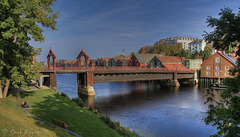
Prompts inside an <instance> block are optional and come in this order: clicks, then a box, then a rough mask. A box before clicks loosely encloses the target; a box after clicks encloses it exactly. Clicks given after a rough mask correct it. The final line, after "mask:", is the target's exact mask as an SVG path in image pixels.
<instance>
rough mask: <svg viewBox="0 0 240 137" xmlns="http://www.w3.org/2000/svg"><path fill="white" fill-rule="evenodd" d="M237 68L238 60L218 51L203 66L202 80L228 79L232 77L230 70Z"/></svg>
mask: <svg viewBox="0 0 240 137" xmlns="http://www.w3.org/2000/svg"><path fill="white" fill-rule="evenodd" d="M236 66H237V60H236V59H235V58H234V57H232V55H231V54H225V53H224V52H221V51H217V52H216V53H215V54H213V55H212V56H211V57H210V58H208V59H207V60H205V61H204V62H203V63H202V64H201V76H200V77H201V78H210V79H217V78H219V77H220V78H221V79H223V78H226V77H231V76H230V75H229V72H228V71H229V70H230V69H231V68H233V67H236Z"/></svg>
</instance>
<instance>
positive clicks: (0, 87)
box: [0, 80, 3, 98]
mask: <svg viewBox="0 0 240 137" xmlns="http://www.w3.org/2000/svg"><path fill="white" fill-rule="evenodd" d="M0 98H3V93H2V83H1V80H0Z"/></svg>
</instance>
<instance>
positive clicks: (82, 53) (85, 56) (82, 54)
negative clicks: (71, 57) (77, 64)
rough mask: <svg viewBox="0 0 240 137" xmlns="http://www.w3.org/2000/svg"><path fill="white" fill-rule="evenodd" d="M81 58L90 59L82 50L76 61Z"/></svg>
mask: <svg viewBox="0 0 240 137" xmlns="http://www.w3.org/2000/svg"><path fill="white" fill-rule="evenodd" d="M82 56H84V58H87V59H89V58H90V57H89V56H88V55H87V54H86V53H85V52H84V51H83V49H82V51H81V52H80V53H79V54H78V56H77V59H80V58H81V57H82Z"/></svg>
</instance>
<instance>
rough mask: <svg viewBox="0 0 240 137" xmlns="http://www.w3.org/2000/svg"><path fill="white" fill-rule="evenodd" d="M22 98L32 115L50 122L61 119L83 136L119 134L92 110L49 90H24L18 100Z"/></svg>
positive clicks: (113, 136)
mask: <svg viewBox="0 0 240 137" xmlns="http://www.w3.org/2000/svg"><path fill="white" fill-rule="evenodd" d="M23 100H27V102H28V104H29V105H30V107H31V108H32V109H28V110H27V111H28V112H30V113H31V114H32V115H35V116H37V117H39V118H41V119H43V120H45V121H48V122H50V123H51V122H52V119H57V120H60V121H63V122H64V123H65V124H67V125H69V126H70V127H69V128H68V129H69V130H71V131H73V132H76V133H77V134H79V135H82V136H83V137H116V136H119V135H118V134H117V133H116V132H115V131H114V130H112V129H111V128H109V127H108V126H107V125H106V124H105V123H104V122H103V121H102V120H101V119H100V118H99V117H98V116H96V115H95V114H94V113H93V112H91V111H89V110H87V109H84V108H81V107H79V106H77V105H76V103H75V102H72V101H71V100H69V99H67V98H66V97H62V96H60V95H58V94H56V93H54V92H52V91H50V90H38V91H32V92H24V94H21V95H20V97H19V102H22V101H23Z"/></svg>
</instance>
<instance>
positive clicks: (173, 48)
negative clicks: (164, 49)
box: [169, 43, 183, 56]
mask: <svg viewBox="0 0 240 137" xmlns="http://www.w3.org/2000/svg"><path fill="white" fill-rule="evenodd" d="M182 49H183V46H182V43H177V44H174V45H171V46H170V48H169V50H170V56H177V55H178V53H179V52H180V51H181V50H182Z"/></svg>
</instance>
